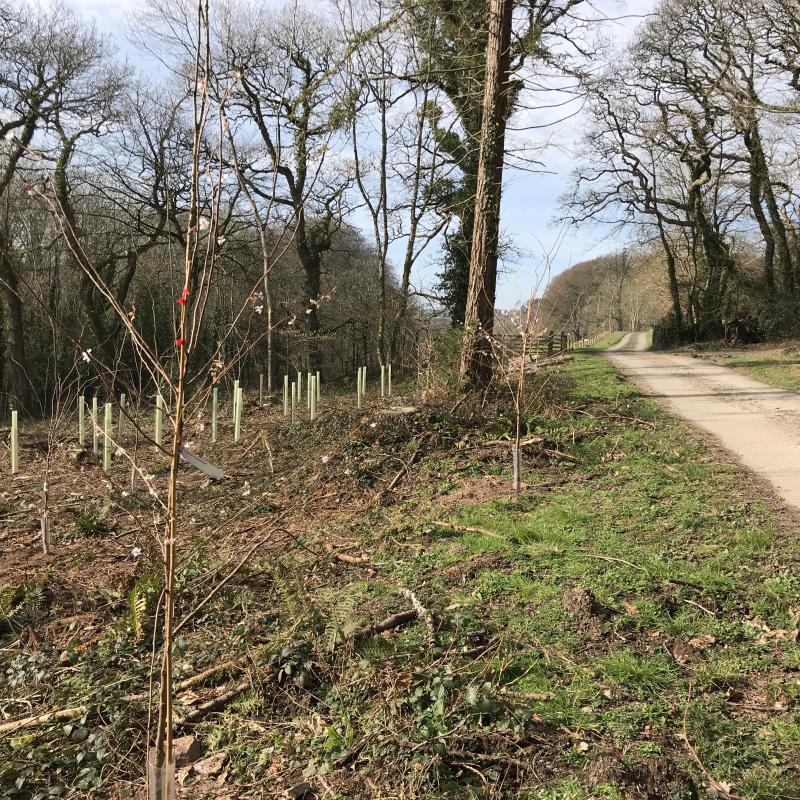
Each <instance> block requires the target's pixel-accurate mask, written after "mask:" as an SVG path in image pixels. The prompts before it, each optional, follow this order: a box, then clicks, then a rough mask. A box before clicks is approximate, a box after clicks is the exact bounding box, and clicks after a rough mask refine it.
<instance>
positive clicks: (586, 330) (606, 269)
mask: <svg viewBox="0 0 800 800" xmlns="http://www.w3.org/2000/svg"><path fill="white" fill-rule="evenodd" d="M539 309H540V312H539V313H540V317H541V320H542V324H543V325H544V326H545V327H547V328H548V329H550V330H554V331H564V332H566V333H569V334H570V335H571V336H572V337H574V338H576V339H581V338H583V337H585V336H591V335H592V334H594V333H597V332H598V331H602V330H618V331H625V330H642V329H645V328H649V327H651V326H653V325H654V324H655V323H656V322H657V321H658V320H659V319H661V318H662V317H663V316H664V314H665V313H666V312H667V311H668V309H669V293H668V291H667V286H666V280H665V279H664V275H663V271H662V264H661V263H660V259H659V254H658V253H657V252H648V251H642V250H639V249H633V248H631V249H627V250H620V251H618V252H616V253H612V254H610V255H605V256H600V257H598V258H593V259H590V260H588V261H582V262H580V263H578V264H575V265H573V266H572V267H570V268H569V269H567V270H565V271H564V272H562V273H560V274H559V275H556V276H555V277H554V278H553V279H552V280H551V281H550V282H549V284H548V286H547V289H546V291H545V293H544V296H543V297H542V299H541V302H540V304H539Z"/></svg>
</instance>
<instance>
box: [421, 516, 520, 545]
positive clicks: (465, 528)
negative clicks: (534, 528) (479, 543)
mask: <svg viewBox="0 0 800 800" xmlns="http://www.w3.org/2000/svg"><path fill="white" fill-rule="evenodd" d="M429 524H430V525H436V526H438V527H439V528H448V529H449V530H451V531H464V532H465V533H479V534H481V536H489V537H491V538H492V539H501V540H502V539H504V538H505V537H504V536H501V535H500V534H499V533H495V532H494V531H489V530H487V529H486V528H475V527H472V526H469V525H456V524H455V523H453V522H444V521H443V520H433V522H430V523H429Z"/></svg>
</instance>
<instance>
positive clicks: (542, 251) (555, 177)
mask: <svg viewBox="0 0 800 800" xmlns="http://www.w3.org/2000/svg"><path fill="white" fill-rule="evenodd" d="M265 2H270V3H273V4H277V5H283V2H281V0H265ZM311 2H313V3H321V2H324V0H311ZM655 2H656V0H594V2H592V3H591V10H592V11H593V12H595V13H596V14H597V15H598V16H602V17H604V18H605V19H606V21H605V22H604V23H603V25H602V30H601V35H602V36H604V37H605V38H607V39H609V40H611V41H612V43H613V47H612V52H614V51H618V50H619V49H621V47H622V46H623V45H624V44H625V43H626V42H627V41H628V40H629V39H630V37H631V35H632V33H633V32H634V30H635V28H636V26H637V25H638V24H639V23H640V22H641V19H642V18H643V17H644V16H645V15H646V14H648V13H649V12H650V11H651V10H652V9H653V7H654V5H655ZM72 5H73V6H74V8H75V9H76V10H77V11H78V12H79V13H81V14H82V15H83V16H84V17H86V18H88V19H93V20H94V21H95V22H96V24H97V27H98V29H99V30H100V31H101V32H102V33H105V34H109V35H111V36H113V37H114V40H115V42H116V43H117V44H118V45H119V46H120V49H121V53H120V54H121V55H125V54H127V55H128V57H129V58H130V59H131V60H132V61H134V63H136V62H138V63H139V64H141V63H142V55H141V54H140V53H137V52H135V51H134V50H133V49H132V47H130V46H128V45H126V43H125V37H126V33H127V21H128V19H129V16H130V14H131V13H132V12H134V11H135V9H136V6H137V5H139V4H138V3H137V2H136V0H103V2H98V0H73V2H72ZM552 98H553V99H557V98H556V96H555V95H553V96H552ZM542 99H543V98H542ZM572 112H574V114H573V113H572ZM565 116H568V118H567V119H564V120H563V121H559V120H558V118H559V117H562V118H563V117H565ZM544 122H547V123H551V122H552V123H553V124H552V126H551V127H548V128H546V129H541V130H539V131H536V132H534V133H525V134H522V133H517V134H513V135H512V137H513V138H512V141H513V139H519V140H520V141H522V139H523V138H524V139H525V141H527V142H533V143H535V142H537V141H545V140H546V141H547V143H548V146H547V147H546V148H545V149H544V150H543V152H542V154H541V155H540V156H539V159H540V160H541V162H542V165H541V167H537V171H535V172H532V171H530V170H528V169H519V168H517V167H515V166H513V164H512V165H511V166H509V167H507V168H506V171H505V179H504V185H503V199H502V206H501V228H502V234H503V237H504V239H505V240H506V241H508V242H510V243H511V244H512V246H513V251H514V255H513V257H511V258H510V259H508V260H507V262H506V263H505V265H504V269H503V272H502V274H501V275H500V276H499V278H498V286H497V306H498V308H511V307H512V306H514V305H515V304H517V303H524V302H526V301H527V299H528V297H529V296H530V294H531V293H532V292H534V293H536V294H541V292H542V291H543V289H544V287H545V285H546V282H547V279H548V277H552V276H554V275H556V274H558V273H559V272H561V271H562V270H564V269H566V268H567V267H569V266H570V265H571V264H574V263H577V262H578V261H584V260H586V259H589V258H594V257H596V256H599V255H602V254H603V253H607V252H610V251H612V250H614V249H615V248H617V247H620V246H622V245H623V244H624V240H623V239H622V238H620V237H621V236H622V234H619V233H615V232H613V231H610V230H609V229H607V228H604V227H602V226H584V227H581V228H578V229H576V228H572V227H569V228H567V227H565V226H564V225H563V223H562V222H561V220H560V219H559V198H560V197H561V195H562V194H563V193H564V192H565V191H566V190H567V188H568V187H569V180H570V172H571V170H572V169H573V166H574V163H575V153H576V146H577V144H578V142H579V141H580V136H581V131H582V130H583V125H584V119H583V115H582V114H581V103H580V100H579V99H578V100H575V101H574V103H573V104H572V105H570V106H568V107H566V108H559V109H557V110H556V109H551V110H536V109H533V108H531V109H529V110H525V111H524V112H521V113H520V114H519V115H518V116H517V117H516V118H515V119H514V120H512V125H514V126H515V127H525V126H528V125H542V123H544ZM365 222H366V220H365ZM403 250H404V244H403V242H402V241H400V242H395V243H394V245H393V246H392V248H391V250H390V257H392V256H393V257H394V258H393V260H394V262H395V263H398V262H399V260H400V255H401V254H402V252H403ZM438 257H439V250H438V248H436V247H431V248H428V250H426V252H425V254H424V257H423V259H421V260H420V263H419V264H418V268H417V272H416V274H415V275H414V276H413V279H412V283H413V285H414V286H415V287H416V288H417V289H420V290H424V291H431V290H432V289H433V287H434V285H435V283H436V272H437V271H438V268H439V267H438V264H437V259H438Z"/></svg>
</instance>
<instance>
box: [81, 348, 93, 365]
mask: <svg viewBox="0 0 800 800" xmlns="http://www.w3.org/2000/svg"><path fill="white" fill-rule="evenodd" d="M91 355H92V348H91V347H90V348H89V349H88V350H84V351H83V352H82V353H81V358H82V359H83V360H84V361H85V362H86V363H87V364H88V363H89V362H90V361H91V360H92V358H91Z"/></svg>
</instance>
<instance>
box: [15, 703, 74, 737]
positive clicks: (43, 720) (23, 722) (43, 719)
mask: <svg viewBox="0 0 800 800" xmlns="http://www.w3.org/2000/svg"><path fill="white" fill-rule="evenodd" d="M88 711H89V706H75V707H74V708H62V709H60V710H58V711H48V712H47V713H46V714H34V715H32V716H30V717H23V718H22V719H15V720H12V721H11V722H5V723H3V724H2V725H0V736H7V735H8V734H11V733H16V732H17V731H19V730H22V729H23V728H30V727H33V726H38V725H46V724H47V723H48V722H65V721H67V720H71V719H77V718H78V717H82V716H83V715H84V714H86V713H88Z"/></svg>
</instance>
